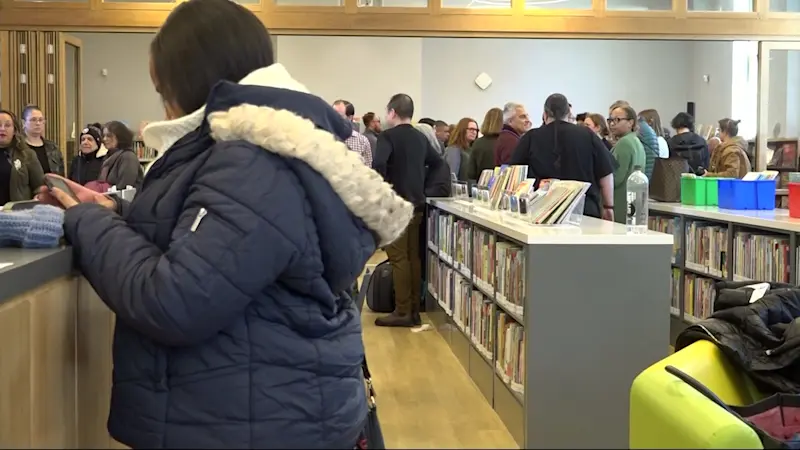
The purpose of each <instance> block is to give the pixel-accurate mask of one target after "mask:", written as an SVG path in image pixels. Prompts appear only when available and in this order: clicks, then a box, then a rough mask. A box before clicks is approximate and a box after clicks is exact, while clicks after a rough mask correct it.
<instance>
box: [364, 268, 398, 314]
mask: <svg viewBox="0 0 800 450" xmlns="http://www.w3.org/2000/svg"><path fill="white" fill-rule="evenodd" d="M366 284H367V287H366V289H367V306H368V307H369V309H371V310H373V311H375V312H377V313H390V312H393V311H394V283H393V282H392V265H391V264H390V263H389V261H384V262H382V263H380V264H378V265H377V266H376V267H375V271H374V272H372V273H371V274H370V275H369V279H368V280H367V283H366Z"/></svg>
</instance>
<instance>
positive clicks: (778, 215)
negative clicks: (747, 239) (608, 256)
mask: <svg viewBox="0 0 800 450" xmlns="http://www.w3.org/2000/svg"><path fill="white" fill-rule="evenodd" d="M650 211H658V212H663V213H668V214H676V215H684V216H690V217H695V218H699V219H707V220H711V221H716V222H730V223H736V224H741V225H749V226H751V227H755V228H766V229H772V230H781V231H789V232H793V233H800V219H793V218H791V217H789V210H788V209H773V210H752V211H751V210H732V209H720V208H718V207H716V206H692V205H682V204H680V203H661V202H654V201H651V202H650Z"/></svg>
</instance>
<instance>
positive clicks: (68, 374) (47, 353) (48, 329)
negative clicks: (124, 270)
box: [0, 249, 124, 448]
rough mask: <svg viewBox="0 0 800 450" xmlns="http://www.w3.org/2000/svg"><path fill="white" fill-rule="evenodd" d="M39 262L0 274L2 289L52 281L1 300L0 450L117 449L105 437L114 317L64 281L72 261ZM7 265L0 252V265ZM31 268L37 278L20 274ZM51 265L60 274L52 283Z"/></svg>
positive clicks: (51, 258) (79, 285)
mask: <svg viewBox="0 0 800 450" xmlns="http://www.w3.org/2000/svg"><path fill="white" fill-rule="evenodd" d="M15 252H20V251H19V250H15ZM61 252H68V253H71V251H70V249H62V250H61ZM40 255H41V258H38V257H37V258H35V261H25V262H20V261H19V260H17V261H16V262H15V264H14V265H13V266H11V267H9V268H7V269H3V270H2V271H0V283H2V284H4V285H5V286H6V287H7V286H8V284H9V283H12V284H14V285H15V286H19V285H24V284H26V283H27V284H31V283H34V282H35V281H36V280H35V278H32V277H39V278H41V277H42V276H43V274H45V273H47V274H49V277H50V278H51V279H50V280H46V281H45V280H39V281H40V282H41V283H40V284H39V286H37V287H35V288H33V289H29V290H26V291H25V292H24V293H20V294H17V295H14V296H12V297H10V298H5V299H3V298H0V336H2V340H3V342H4V345H3V350H2V351H0V446H2V448H112V447H113V448H120V447H121V446H120V444H118V443H116V442H115V441H114V440H113V439H111V438H110V436H109V435H108V432H107V431H106V420H107V418H108V408H109V403H110V402H109V399H110V393H111V370H112V360H111V344H112V336H113V329H114V315H113V313H112V312H111V311H110V310H109V309H108V308H107V307H106V306H105V305H104V304H103V302H102V301H101V300H100V299H99V298H98V297H97V294H95V292H94V290H93V289H92V287H91V286H90V285H89V283H88V282H87V281H86V280H85V279H83V278H80V277H79V276H77V275H75V274H73V273H71V272H72V268H71V258H70V257H69V256H71V255H66V257H65V255H64V254H63V253H59V252H55V251H52V252H51V253H49V254H46V253H41V254H40ZM4 256H5V258H4ZM25 256H28V255H25ZM9 259H13V258H10V257H9V253H8V252H7V251H5V250H0V263H2V262H4V260H5V261H8V260H9ZM67 261H68V262H69V264H65V262H67ZM34 263H35V264H39V267H38V270H31V269H30V268H29V267H26V266H27V265H28V264H34ZM53 265H59V266H61V270H60V271H61V272H62V273H61V275H60V276H56V277H55V278H53V274H57V273H58V272H59V270H56V268H55V267H52V266H53ZM44 266H50V267H44ZM43 269H49V270H43ZM122 448H124V447H122Z"/></svg>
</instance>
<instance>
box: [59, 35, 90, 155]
mask: <svg viewBox="0 0 800 450" xmlns="http://www.w3.org/2000/svg"><path fill="white" fill-rule="evenodd" d="M64 50H65V51H64V90H65V91H66V92H65V93H66V96H65V98H66V105H65V109H66V111H65V112H66V114H65V115H66V119H67V123H66V124H65V125H66V129H65V131H66V139H67V140H66V148H64V150H63V152H64V153H65V154H66V155H65V156H66V159H65V161H66V162H67V163H70V162H71V161H72V158H73V157H75V154H76V152H77V148H78V145H77V141H78V136H79V135H80V132H81V129H82V128H83V126H84V125H85V124H82V123H80V117H79V116H80V110H79V107H78V101H79V98H80V95H81V86H80V72H79V71H80V64H81V61H80V56H79V52H80V47H78V46H77V45H75V44H74V43H70V42H66V43H65V45H64Z"/></svg>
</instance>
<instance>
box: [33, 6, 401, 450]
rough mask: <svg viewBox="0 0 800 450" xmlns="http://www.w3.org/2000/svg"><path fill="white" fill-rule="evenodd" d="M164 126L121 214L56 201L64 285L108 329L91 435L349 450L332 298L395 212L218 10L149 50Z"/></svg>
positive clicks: (382, 189)
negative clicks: (68, 280)
mask: <svg viewBox="0 0 800 450" xmlns="http://www.w3.org/2000/svg"><path fill="white" fill-rule="evenodd" d="M151 76H152V78H153V82H154V84H155V86H156V88H157V90H158V92H159V93H160V94H161V96H162V97H163V99H164V104H165V105H166V109H167V115H168V117H170V118H171V119H172V120H168V121H164V122H158V123H153V124H150V125H149V126H148V127H147V128H146V129H145V130H144V132H143V137H144V140H145V142H146V144H147V145H148V146H150V147H154V148H157V149H160V150H162V152H160V153H161V154H162V155H163V156H162V157H161V158H160V159H159V160H158V161H156V162H155V163H154V164H153V165H152V167H151V168H150V170H149V171H148V174H147V176H146V177H145V179H144V182H143V186H142V188H141V190H140V191H139V193H138V194H137V195H136V198H135V200H134V201H133V202H132V203H130V204H129V203H127V202H125V201H121V200H119V201H112V200H110V199H109V198H108V197H105V196H103V195H100V194H96V193H93V192H91V191H89V192H87V190H86V189H84V188H81V187H80V186H77V185H74V184H73V185H71V186H72V187H73V188H74V189H75V191H76V193H77V194H78V197H79V198H80V200H81V201H82V202H81V203H77V202H75V201H74V200H71V198H69V197H67V196H65V195H64V194H63V193H62V192H60V191H58V190H54V191H53V192H51V193H48V192H45V191H44V190H43V191H42V192H41V194H40V198H41V199H43V200H45V201H51V202H52V201H53V198H52V197H55V198H56V199H58V200H59V201H60V202H61V203H62V204H63V206H64V207H66V208H67V211H66V214H65V231H66V235H67V237H68V239H69V241H70V242H71V243H72V245H73V246H74V248H75V257H76V261H77V263H78V264H79V266H80V269H81V272H82V273H83V274H84V275H85V276H86V278H87V279H88V280H89V282H90V283H91V284H92V286H93V287H94V288H95V290H96V291H97V293H98V295H99V296H100V297H101V298H102V299H103V301H104V302H105V303H106V304H107V305H108V306H109V308H111V309H112V310H113V311H114V312H115V313H116V316H117V325H116V331H115V339H114V385H113V391H112V399H111V412H110V417H109V419H108V429H109V432H110V433H111V436H113V437H114V438H115V439H116V440H118V441H119V442H121V443H123V444H126V445H129V446H131V447H133V448H306V449H307V448H354V447H355V445H356V442H357V440H358V438H359V434H360V433H361V431H362V430H363V428H364V425H365V420H366V417H367V403H366V398H365V390H364V384H363V381H362V375H361V362H362V359H363V357H364V349H363V346H362V341H361V327H360V321H359V317H358V313H357V311H356V308H355V305H354V303H353V301H352V299H350V298H349V297H348V296H347V294H345V293H344V292H345V291H347V290H348V288H349V287H350V286H351V284H352V283H353V281H354V280H355V279H356V277H357V276H358V275H359V274H360V272H361V270H362V268H363V266H364V264H365V263H366V261H367V259H368V258H369V257H370V255H372V253H373V252H374V251H375V248H376V246H383V245H386V244H388V243H389V242H391V241H392V240H394V239H396V238H397V237H398V236H399V235H400V234H401V233H402V232H403V230H404V229H405V227H406V226H407V224H408V222H409V219H410V218H411V214H412V209H413V208H412V206H411V204H409V203H408V202H406V201H404V200H403V199H401V198H400V197H399V196H397V195H396V194H395V193H394V191H393V190H392V188H391V187H390V186H389V185H388V184H386V183H385V182H383V180H382V178H381V176H380V175H378V174H377V173H376V172H374V171H373V170H372V169H370V168H368V167H366V166H365V165H364V164H363V163H361V161H360V159H359V157H358V155H357V154H356V153H353V152H350V151H348V149H347V147H346V146H345V144H344V143H343V142H342V139H344V138H346V137H349V136H350V133H351V129H350V127H349V125H348V124H346V123H344V121H343V120H342V119H341V118H340V117H339V115H338V114H337V113H336V112H335V111H334V110H333V109H332V108H331V107H330V106H328V104H327V103H326V102H325V101H323V100H322V99H320V98H319V97H316V96H314V95H312V94H309V93H308V91H307V90H306V88H305V87H304V86H303V85H302V84H300V83H299V82H297V81H295V80H294V79H293V78H292V77H291V76H290V75H289V73H288V72H287V71H286V70H285V69H284V68H283V66H281V65H280V64H274V61H273V51H272V47H271V42H270V37H269V34H268V32H267V31H266V29H265V28H264V27H263V25H262V24H261V22H260V21H259V20H258V18H256V17H255V16H254V15H253V14H252V13H251V12H249V11H248V10H247V9H246V8H244V7H242V6H239V5H237V4H236V3H234V2H231V1H229V0H189V1H188V2H185V3H181V4H180V5H179V6H178V7H177V8H175V10H174V11H173V12H172V13H171V14H170V16H169V18H168V19H167V21H166V23H165V24H164V26H163V27H162V28H161V30H160V31H159V33H158V35H157V36H156V37H155V39H154V41H153V44H152V46H151Z"/></svg>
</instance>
